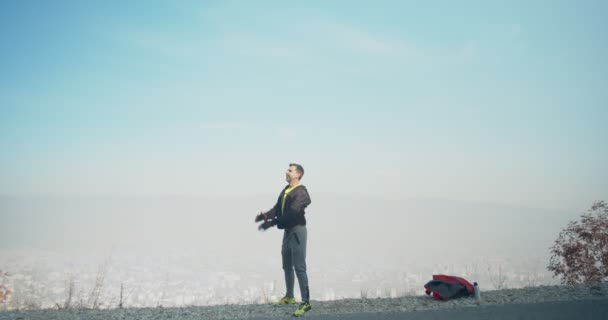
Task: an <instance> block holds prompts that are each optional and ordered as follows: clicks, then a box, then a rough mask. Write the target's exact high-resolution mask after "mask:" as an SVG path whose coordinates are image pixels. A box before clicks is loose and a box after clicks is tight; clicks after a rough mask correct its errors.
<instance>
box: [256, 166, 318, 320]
mask: <svg viewBox="0 0 608 320" xmlns="http://www.w3.org/2000/svg"><path fill="white" fill-rule="evenodd" d="M303 175H304V168H302V166H301V165H299V164H297V163H290V164H289V168H288V169H287V172H286V173H285V180H287V182H288V183H289V184H288V185H287V186H285V188H283V190H282V191H281V193H280V194H279V198H278V199H277V203H276V204H275V205H274V207H273V208H272V209H270V210H269V211H267V212H262V213H260V214H259V215H257V216H256V217H255V222H259V221H264V222H263V223H262V224H260V226H259V227H258V229H259V230H266V229H268V228H270V227H273V226H275V225H276V226H277V228H279V229H284V230H285V231H284V233H283V245H282V246H281V256H282V260H283V271H284V272H285V287H286V288H287V290H286V291H287V292H286V293H285V297H283V298H282V299H281V300H279V302H277V303H276V304H277V305H288V304H295V303H296V299H295V298H294V294H293V287H294V269H295V274H296V275H297V277H298V285H299V286H300V293H301V295H302V303H301V304H300V305H299V307H298V309H296V311H295V312H294V313H293V315H294V316H296V317H299V316H303V315H304V313H305V312H306V311H308V310H310V309H311V308H312V307H311V305H310V292H309V290H308V276H307V275H306V238H307V232H306V218H305V217H304V209H305V208H306V207H307V206H308V205H309V204H310V196H309V195H308V191H307V190H306V187H305V186H303V185H301V184H300V180H301V179H302V176H303Z"/></svg>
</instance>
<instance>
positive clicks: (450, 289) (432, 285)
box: [424, 274, 475, 300]
mask: <svg viewBox="0 0 608 320" xmlns="http://www.w3.org/2000/svg"><path fill="white" fill-rule="evenodd" d="M424 289H426V291H425V292H426V294H427V295H430V294H431V293H432V294H433V299H435V300H448V299H453V298H459V297H466V296H470V295H472V294H473V293H474V292H475V288H474V287H473V285H472V284H471V283H470V282H468V281H467V280H465V279H463V278H460V277H455V276H447V275H443V274H434V275H433V280H431V281H429V282H427V284H425V285H424Z"/></svg>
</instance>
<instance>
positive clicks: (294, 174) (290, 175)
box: [285, 166, 300, 182]
mask: <svg viewBox="0 0 608 320" xmlns="http://www.w3.org/2000/svg"><path fill="white" fill-rule="evenodd" d="M299 178H300V174H299V173H298V171H296V167H295V166H290V167H289V168H287V172H285V180H287V182H291V180H293V179H299Z"/></svg>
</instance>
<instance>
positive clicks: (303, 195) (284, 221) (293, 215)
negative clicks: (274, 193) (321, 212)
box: [264, 185, 310, 229]
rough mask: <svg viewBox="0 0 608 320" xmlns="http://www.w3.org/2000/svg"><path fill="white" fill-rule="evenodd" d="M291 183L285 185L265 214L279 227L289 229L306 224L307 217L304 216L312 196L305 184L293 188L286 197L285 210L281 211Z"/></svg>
mask: <svg viewBox="0 0 608 320" xmlns="http://www.w3.org/2000/svg"><path fill="white" fill-rule="evenodd" d="M288 187H289V185H287V186H285V188H283V190H282V191H281V193H280V194H279V198H278V199H277V203H276V204H275V205H274V207H272V209H270V210H269V211H268V212H266V213H265V214H264V215H265V216H266V218H267V219H268V220H270V221H272V224H273V225H276V226H277V228H279V229H289V228H292V227H295V226H297V225H302V226H305V225H306V218H305V217H304V215H305V212H304V209H305V208H306V207H307V206H308V205H309V204H310V196H309V195H308V190H306V187H305V186H303V185H299V186H297V187H295V188H294V189H293V190H291V191H290V192H289V193H288V194H287V197H286V198H285V211H284V212H282V213H281V202H282V201H283V194H284V193H285V190H287V188H288Z"/></svg>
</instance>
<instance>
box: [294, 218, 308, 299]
mask: <svg viewBox="0 0 608 320" xmlns="http://www.w3.org/2000/svg"><path fill="white" fill-rule="evenodd" d="M293 233H294V234H293V238H294V239H293V242H292V244H293V246H292V247H291V251H292V261H293V266H294V268H295V271H296V276H297V277H298V285H299V286H300V293H301V294H302V302H310V292H309V289H308V275H307V274H306V240H307V238H308V233H307V231H306V226H297V227H295V229H294V231H293Z"/></svg>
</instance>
